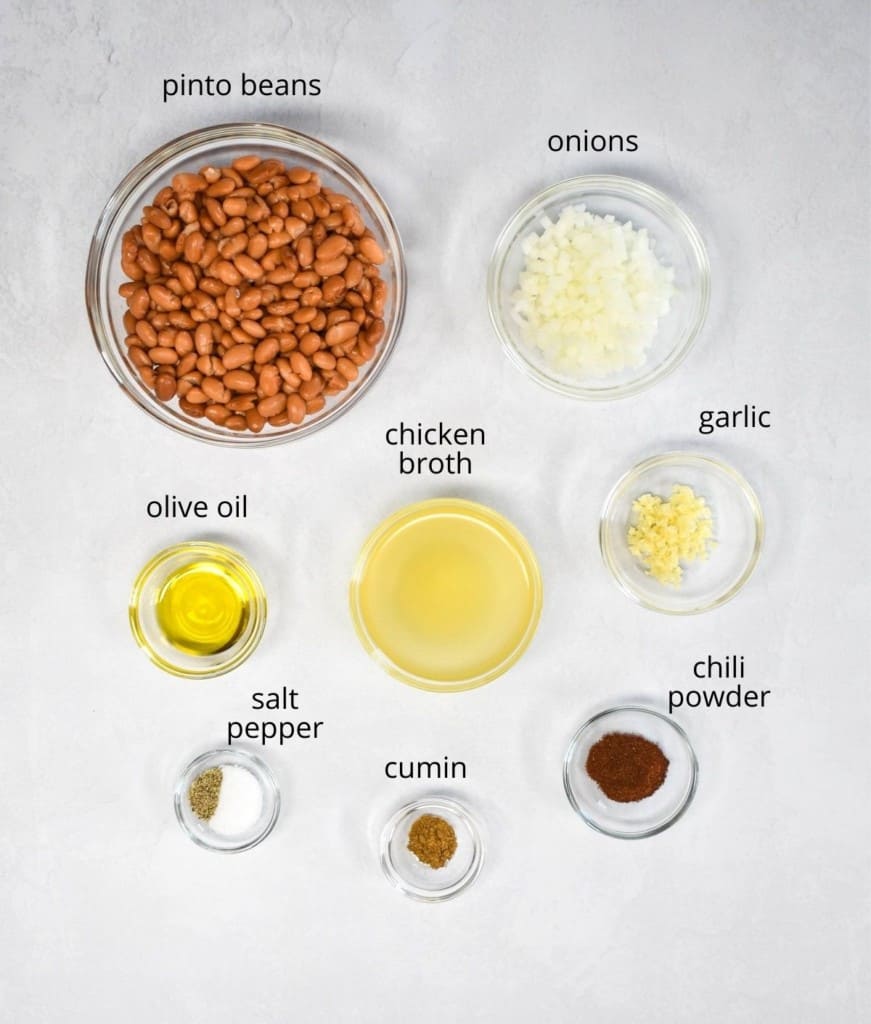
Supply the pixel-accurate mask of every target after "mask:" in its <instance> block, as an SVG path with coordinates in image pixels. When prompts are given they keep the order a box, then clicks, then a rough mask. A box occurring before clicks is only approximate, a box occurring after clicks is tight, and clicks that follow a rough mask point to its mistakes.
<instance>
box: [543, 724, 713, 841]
mask: <svg viewBox="0 0 871 1024" xmlns="http://www.w3.org/2000/svg"><path fill="white" fill-rule="evenodd" d="M615 732H618V733H632V734H635V735H639V736H643V737H644V738H645V739H647V740H650V741H651V742H652V743H655V744H656V745H657V746H658V747H659V748H660V750H662V752H663V753H664V754H665V756H666V757H667V758H668V761H669V764H668V772H667V773H666V776H665V781H664V782H663V783H662V785H661V786H660V787H659V789H657V790H656V792H655V793H652V794H651V795H650V796H649V797H647V798H646V799H644V800H638V801H636V802H634V803H618V802H617V801H615V800H609V799H608V797H606V796H605V794H604V793H603V792H602V790H601V789H600V788H599V785H598V783H596V782H594V781H593V780H592V779H591V778H590V776H589V775H587V772H586V763H587V756H588V754H589V752H590V748H591V747H592V746H593V744H594V743H597V742H598V741H599V740H600V739H602V737H603V736H607V735H608V734H609V733H615ZM698 771H699V766H698V763H697V762H696V755H695V752H694V751H693V748H692V745H691V744H690V741H689V738H688V737H687V734H686V733H685V732H684V731H683V729H681V727H680V726H679V725H676V724H675V723H674V722H673V721H672V720H671V719H670V718H666V716H665V715H661V714H660V713H659V712H658V711H650V710H649V709H647V708H642V707H634V706H632V705H624V706H621V707H616V708H612V709H610V710H608V711H602V712H600V713H599V714H598V715H594V716H593V717H592V718H591V719H590V720H589V721H588V722H585V723H584V724H583V725H582V726H581V727H580V729H578V731H577V732H576V733H575V735H574V737H573V738H572V742H571V743H570V744H569V749H568V750H567V751H566V756H565V758H564V759H563V785H564V786H565V790H566V796H567V797H568V798H569V803H570V804H571V805H572V807H573V808H574V809H575V811H577V813H578V814H579V815H580V816H581V817H582V818H583V819H584V821H585V822H586V823H587V824H588V825H589V826H590V827H591V828H594V829H595V830H596V831H597V832H602V833H604V834H605V835H608V836H613V837H614V838H615V839H644V838H645V837H646V836H653V835H656V833H657V832H662V831H663V830H664V829H667V828H668V827H669V826H670V825H673V824H674V823H675V822H676V821H677V819H678V818H679V817H680V816H681V815H682V814H683V813H684V811H685V810H686V809H687V807H688V806H689V803H690V801H691V800H692V798H693V795H694V793H695V791H696V783H697V781H698Z"/></svg>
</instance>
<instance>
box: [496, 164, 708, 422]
mask: <svg viewBox="0 0 871 1024" xmlns="http://www.w3.org/2000/svg"><path fill="white" fill-rule="evenodd" d="M593 191H595V192H599V193H602V192H604V193H606V194H609V195H613V196H619V197H622V198H627V199H632V200H634V201H636V202H639V203H640V204H641V205H643V206H646V207H648V208H652V209H653V210H654V211H655V212H657V213H658V214H659V215H660V216H661V217H662V218H663V219H664V220H667V221H670V222H671V223H672V224H674V225H675V227H676V233H679V234H681V235H682V236H683V237H684V239H685V240H686V241H687V243H688V245H689V248H690V250H691V251H692V253H693V255H694V257H695V261H696V266H697V268H698V272H699V274H698V280H699V290H698V309H697V313H696V316H695V319H694V321H693V322H692V324H691V325H690V328H689V330H688V331H687V335H686V338H685V339H684V340H683V342H682V344H680V345H678V346H677V347H676V348H675V349H673V350H672V352H671V353H670V354H669V355H668V357H667V358H666V359H665V360H663V362H661V363H659V364H658V365H657V366H656V367H654V368H653V369H652V370H650V372H648V373H646V374H643V375H642V376H640V377H637V378H636V379H635V380H632V381H627V382H626V383H624V384H617V385H613V386H608V387H600V388H590V387H586V386H585V385H581V384H567V383H565V382H564V381H559V380H556V379H554V378H553V377H550V376H549V375H548V374H546V373H544V372H543V371H542V370H541V369H540V368H539V367H537V366H535V365H533V363H531V362H530V361H529V359H527V358H526V356H525V355H524V353H523V351H522V350H521V349H520V348H519V347H518V346H517V345H515V344H514V342H513V340H512V338H511V334H510V332H509V331H508V329H507V327H506V324H505V318H504V317H503V315H502V310H501V307H500V303H499V290H500V285H501V283H502V275H503V273H504V269H505V262H506V259H507V256H508V251H509V249H510V248H511V245H512V243H513V242H514V240H515V237H516V236H517V233H518V230H519V227H520V224H521V222H522V221H523V220H524V219H525V218H526V217H527V215H528V214H529V212H530V211H531V210H533V209H534V208H535V207H536V206H538V205H539V204H541V203H543V202H549V201H550V200H551V199H553V198H555V197H558V196H560V195H567V194H569V193H579V194H578V196H577V201H578V202H581V201H582V200H583V193H586V192H593ZM710 301H711V265H710V260H709V258H708V252H707V248H706V246H705V243H704V240H703V239H702V236H701V234H700V233H699V230H698V228H697V227H696V226H695V224H694V222H693V221H692V220H691V219H690V218H689V216H688V215H687V214H686V213H685V212H684V211H683V210H682V209H681V207H680V206H678V205H677V203H676V202H675V201H674V200H673V199H671V198H670V197H669V196H667V195H666V194H665V193H664V192H661V191H660V190H659V189H657V188H654V187H653V186H652V185H648V184H647V183H646V182H643V181H638V180H637V179H635V178H629V177H626V176H624V175H620V174H582V175H578V176H577V177H573V178H564V179H563V180H562V181H558V182H556V183H555V184H553V185H549V186H548V187H547V188H545V189H542V190H541V191H540V192H538V193H537V194H536V195H534V196H532V198H531V199H528V200H527V201H526V202H525V203H523V204H522V205H521V206H520V207H519V208H518V209H517V210H516V211H515V212H514V213H513V214H512V216H511V217H510V218H509V219H508V221H507V222H506V224H505V226H504V227H503V228H502V230H501V231H500V232H499V235H498V237H497V239H496V242H495V244H494V246H493V251H492V253H491V255H490V263H489V266H488V270H487V307H488V311H489V314H490V323H491V324H492V325H493V329H494V330H495V332H496V335H497V337H498V338H499V341H500V342H501V344H502V348H503V350H504V352H505V354H506V355H507V356H508V358H509V360H510V361H511V362H512V363H513V364H514V366H516V367H517V368H518V369H519V370H522V371H523V372H524V373H525V374H526V375H527V376H529V377H531V378H532V379H533V380H534V381H536V383H538V384H541V385H542V386H543V387H545V388H548V389H549V390H550V391H555V392H557V393H558V394H561V395H565V396H567V397H569V398H575V399H579V400H583V401H591V402H604V401H613V400H615V399H620V398H629V397H631V396H632V395H637V394H639V393H640V392H642V391H646V390H647V389H648V388H651V387H653V385H654V384H657V383H659V381H661V380H663V379H664V378H665V377H667V376H669V374H671V373H672V372H673V371H674V370H676V369H677V367H678V366H680V364H681V363H682V362H683V361H684V359H685V358H686V357H687V355H688V354H689V351H690V349H691V348H692V347H693V345H694V343H695V341H696V338H697V337H698V336H699V334H700V333H701V331H702V328H703V327H704V325H705V321H706V320H707V316H708V310H709V307H710Z"/></svg>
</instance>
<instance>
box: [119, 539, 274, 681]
mask: <svg viewBox="0 0 871 1024" xmlns="http://www.w3.org/2000/svg"><path fill="white" fill-rule="evenodd" d="M195 563H205V565H206V566H208V568H209V570H210V571H213V572H215V573H217V574H218V575H219V576H221V577H223V578H225V580H226V581H227V584H228V586H231V587H232V588H233V590H234V591H235V593H236V594H237V595H241V596H242V599H243V600H244V602H245V604H246V606H247V619H246V621H245V623H244V626H243V628H242V629H241V631H240V632H239V634H238V635H237V636H235V637H234V638H233V641H232V643H231V644H230V645H229V646H228V647H226V648H224V649H223V650H220V651H217V652H215V653H209V654H191V653H188V652H186V651H182V650H180V649H179V648H178V647H177V646H175V645H174V644H172V643H171V642H170V641H169V639H168V638H167V636H166V634H165V631H164V629H163V628H162V627H161V624H160V622H159V620H158V614H157V606H158V600H159V599H160V597H161V594H162V592H163V588H164V587H165V585H166V584H167V582H168V581H169V580H170V579H172V578H173V577H175V575H176V574H177V573H179V572H180V571H181V570H183V569H184V568H186V567H188V566H192V565H194V564H195ZM176 578H177V577H176ZM129 616H130V628H131V629H132V631H133V636H134V637H135V639H136V642H137V643H138V644H139V646H140V647H141V648H142V649H143V650H144V651H145V652H146V654H147V655H148V656H149V658H151V660H152V661H153V662H154V664H155V665H157V666H159V667H160V668H162V669H163V670H164V671H165V672H169V673H171V674H172V675H176V676H184V677H185V678H188V679H208V678H210V677H212V676H219V675H223V674H224V673H225V672H229V671H230V670H231V669H234V668H236V667H237V666H239V665H241V664H242V662H243V661H245V659H246V658H247V657H249V655H250V654H251V653H252V652H253V650H254V649H255V648H256V647H257V645H258V644H259V643H260V639H261V637H262V636H263V630H264V629H265V628H266V594H265V593H264V591H263V587H262V585H261V583H260V580H259V579H258V577H257V574H256V573H255V572H254V570H253V569H252V568H251V566H250V565H249V564H248V563H247V562H246V561H245V559H244V558H243V557H242V556H241V555H240V554H238V552H236V551H233V549H232V548H228V547H225V546H224V545H223V544H213V543H211V542H207V541H194V542H187V543H184V544H176V545H174V546H173V547H170V548H165V549H164V550H163V551H161V552H160V553H159V554H157V555H155V556H154V558H152V559H151V561H150V562H149V563H148V564H147V565H146V566H145V567H144V568H143V569H142V571H141V572H140V573H139V575H138V576H137V578H136V582H135V583H134V584H133V591H132V593H131V595H130V607H129Z"/></svg>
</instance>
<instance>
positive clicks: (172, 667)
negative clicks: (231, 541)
mask: <svg viewBox="0 0 871 1024" xmlns="http://www.w3.org/2000/svg"><path fill="white" fill-rule="evenodd" d="M182 554H183V555H187V556H190V557H191V559H194V558H196V557H197V556H198V555H204V556H207V557H212V558H215V557H220V558H224V559H227V560H228V561H230V562H232V563H233V564H234V566H235V568H236V569H237V570H238V571H239V572H241V573H242V575H243V576H244V577H245V580H246V582H247V583H248V584H249V585H250V587H251V595H252V597H253V599H254V600H253V608H252V623H251V632H250V633H249V634H248V636H247V637H246V638H245V640H244V642H243V643H242V645H241V646H240V647H239V649H238V650H236V651H234V652H233V654H232V656H231V657H229V658H228V659H227V661H225V662H220V663H219V664H217V665H212V666H210V667H208V668H204V669H203V670H201V671H198V670H196V669H186V668H182V667H181V666H180V665H178V664H176V663H175V662H172V661H170V660H169V659H168V658H166V657H164V656H163V655H162V654H161V653H160V652H159V651H157V650H155V648H154V647H153V646H152V645H151V643H149V641H148V639H147V637H146V636H145V633H144V631H143V629H142V623H141V616H140V612H139V607H140V603H141V601H142V596H143V590H144V588H145V586H146V584H147V583H148V581H149V580H150V578H151V577H152V575H153V574H154V573H155V572H156V571H157V570H158V569H160V567H161V566H162V565H164V564H165V563H166V562H168V561H169V560H170V559H172V558H174V557H175V556H176V555H182ZM267 614H268V603H267V599H266V591H265V590H264V589H263V584H262V582H261V580H260V577H259V576H258V575H257V572H256V571H255V570H254V568H253V566H252V565H251V563H250V562H249V561H248V559H247V558H245V557H244V555H241V554H240V553H239V552H238V551H236V550H235V548H231V547H229V546H228V545H226V544H219V543H217V542H216V541H207V540H192V541H181V542H180V543H178V544H171V545H170V546H169V547H166V548H163V549H162V550H160V551H158V552H157V553H156V554H155V555H153V556H152V557H151V558H150V559H149V560H148V561H147V562H146V564H145V565H144V566H143V567H142V568H141V569H140V570H139V572H138V573H137V574H136V579H135V580H134V581H133V586H132V588H131V590H130V600H129V603H128V608H127V617H128V621H129V623H130V630H131V632H132V633H133V639H134V640H135V641H136V643H137V645H138V646H139V647H140V648H141V649H142V650H143V651H145V653H146V654H147V655H148V657H149V659H150V660H151V662H152V663H153V664H154V665H156V666H157V667H158V668H160V669H162V670H163V671H164V672H167V673H169V674H170V675H173V676H177V677H179V678H181V679H214V678H215V677H216V676H222V675H226V673H227V672H232V671H233V669H236V668H238V667H239V666H240V665H242V664H243V663H244V662H246V661H247V660H248V658H250V657H251V655H252V654H253V653H254V651H255V650H256V649H257V647H258V646H259V644H260V641H261V640H262V639H263V633H264V631H265V629H266V618H267ZM232 650H233V648H228V653H229V651H232Z"/></svg>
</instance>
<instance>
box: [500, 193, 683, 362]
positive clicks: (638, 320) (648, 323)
mask: <svg viewBox="0 0 871 1024" xmlns="http://www.w3.org/2000/svg"><path fill="white" fill-rule="evenodd" d="M541 225H542V227H543V229H544V230H543V231H542V233H541V234H540V235H537V234H530V235H528V236H527V237H526V238H524V239H523V241H522V243H521V247H522V250H523V254H524V256H525V258H526V262H525V265H524V268H523V270H522V271H521V273H520V278H519V283H518V288H517V290H516V291H515V292H514V295H513V296H512V300H513V306H512V308H513V313H514V316H515V318H516V319H517V320H519V321H520V323H521V324H522V326H523V331H524V335H525V337H526V340H527V343H528V344H530V345H531V346H532V347H534V348H536V349H538V350H539V351H540V352H541V354H542V355H543V356H544V358H545V360H546V362H547V363H548V364H549V365H550V366H551V367H552V368H553V369H555V370H557V371H558V372H561V373H565V374H567V375H569V376H574V377H587V376H591V377H597V376H604V375H607V374H610V373H616V372H619V371H621V370H626V369H629V368H635V367H639V366H641V365H643V363H644V362H645V359H646V356H647V350H648V348H649V346H650V343H651V341H652V340H653V337H654V335H655V334H656V330H657V325H658V321H659V319H660V318H661V317H663V316H665V314H666V313H668V310H669V307H670V304H671V298H672V295H673V294H674V270H673V269H672V268H671V267H665V266H663V265H662V264H661V263H660V262H659V260H658V259H657V258H656V254H655V253H654V252H653V247H652V243H651V240H650V238H649V237H648V234H647V231H646V230H645V229H644V228H641V229H640V230H636V229H635V228H633V227H632V224H631V222H626V223H621V222H620V221H617V220H615V219H614V217H613V216H611V215H608V216H606V217H601V216H599V215H598V214H595V213H590V212H589V211H588V210H587V208H586V207H585V206H567V207H565V208H564V209H563V210H562V211H561V213H560V215H559V218H558V219H557V221H556V222H554V221H552V220H550V219H549V218H548V217H544V218H542V220H541Z"/></svg>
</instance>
